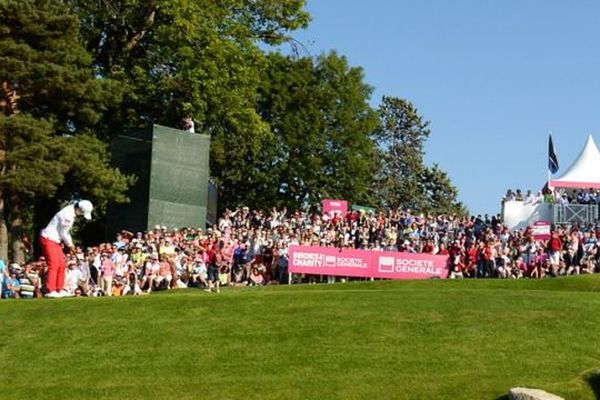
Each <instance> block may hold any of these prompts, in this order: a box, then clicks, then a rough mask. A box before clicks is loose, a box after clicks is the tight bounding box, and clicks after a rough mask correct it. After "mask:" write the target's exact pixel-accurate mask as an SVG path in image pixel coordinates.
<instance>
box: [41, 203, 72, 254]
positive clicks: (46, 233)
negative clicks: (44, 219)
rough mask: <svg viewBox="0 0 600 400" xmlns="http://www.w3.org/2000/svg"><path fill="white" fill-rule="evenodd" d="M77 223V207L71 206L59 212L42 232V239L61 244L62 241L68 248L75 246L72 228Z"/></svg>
mask: <svg viewBox="0 0 600 400" xmlns="http://www.w3.org/2000/svg"><path fill="white" fill-rule="evenodd" d="M74 222H75V206H74V205H69V206H66V207H65V208H63V209H62V210H60V211H59V212H57V213H56V214H55V215H54V217H52V219H51V220H50V223H49V224H48V226H46V228H45V229H44V230H42V237H44V238H46V239H48V240H52V241H53V242H56V243H58V244H60V242H61V240H62V241H63V242H65V244H66V245H67V246H69V247H70V246H72V245H73V239H72V238H71V228H72V227H73V223H74Z"/></svg>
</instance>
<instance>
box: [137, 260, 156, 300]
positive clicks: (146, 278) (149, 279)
mask: <svg viewBox="0 0 600 400" xmlns="http://www.w3.org/2000/svg"><path fill="white" fill-rule="evenodd" d="M159 269H160V262H159V261H158V253H152V256H150V259H149V260H148V261H147V262H146V265H145V266H144V272H143V277H142V283H141V284H140V286H141V287H142V289H144V288H146V289H145V290H146V293H150V292H151V291H152V285H153V283H154V277H155V276H156V275H157V274H158V270H159Z"/></svg>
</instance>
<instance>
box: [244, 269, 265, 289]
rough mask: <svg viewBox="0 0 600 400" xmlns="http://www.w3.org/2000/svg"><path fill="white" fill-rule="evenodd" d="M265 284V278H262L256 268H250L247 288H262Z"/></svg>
mask: <svg viewBox="0 0 600 400" xmlns="http://www.w3.org/2000/svg"><path fill="white" fill-rule="evenodd" d="M264 283H265V278H264V277H263V276H262V274H261V273H260V271H259V270H258V268H257V267H252V272H251V273H250V279H249V281H248V286H262V285H264Z"/></svg>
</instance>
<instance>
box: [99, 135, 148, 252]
mask: <svg viewBox="0 0 600 400" xmlns="http://www.w3.org/2000/svg"><path fill="white" fill-rule="evenodd" d="M151 155H152V130H151V129H147V130H139V131H134V132H129V133H127V134H124V135H119V136H116V137H115V138H114V139H113V141H112V146H111V162H112V165H113V166H115V167H117V168H119V169H120V170H121V172H123V173H125V174H127V175H135V176H136V177H137V182H136V183H135V185H133V187H131V188H130V189H129V191H128V193H127V197H129V199H130V202H129V203H127V204H111V205H110V206H109V207H108V213H107V215H106V235H107V239H109V240H112V239H113V238H114V237H115V234H116V233H117V232H119V231H121V230H122V229H127V230H130V231H133V232H137V231H143V230H145V229H146V228H147V226H148V194H149V188H150V165H151Z"/></svg>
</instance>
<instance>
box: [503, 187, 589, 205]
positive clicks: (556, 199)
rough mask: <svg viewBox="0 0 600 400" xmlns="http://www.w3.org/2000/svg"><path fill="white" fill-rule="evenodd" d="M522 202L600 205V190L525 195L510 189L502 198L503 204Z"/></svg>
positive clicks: (529, 192)
mask: <svg viewBox="0 0 600 400" xmlns="http://www.w3.org/2000/svg"><path fill="white" fill-rule="evenodd" d="M511 201H522V202H524V203H525V204H537V203H542V202H545V203H552V204H584V205H600V190H597V189H593V188H590V189H580V190H564V189H555V190H547V189H546V188H545V189H544V190H540V191H538V192H537V193H536V194H533V192H532V191H531V190H527V193H525V194H523V192H522V191H521V189H516V190H515V191H513V190H512V189H508V190H507V191H506V194H505V195H504V197H503V198H502V202H503V203H505V202H511Z"/></svg>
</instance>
